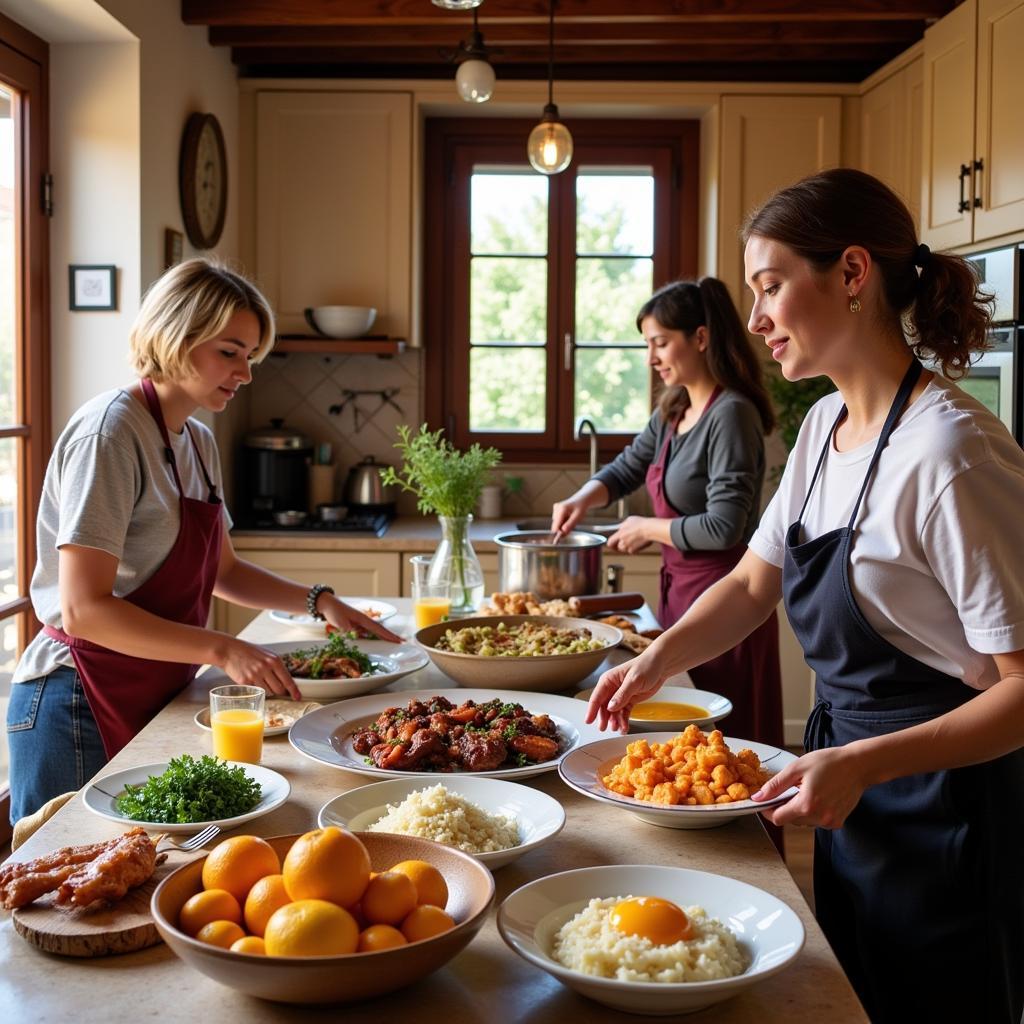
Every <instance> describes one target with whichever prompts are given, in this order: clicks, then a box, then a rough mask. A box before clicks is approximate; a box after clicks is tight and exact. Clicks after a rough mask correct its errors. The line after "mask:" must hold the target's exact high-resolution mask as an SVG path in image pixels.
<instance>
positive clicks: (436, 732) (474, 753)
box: [352, 697, 560, 772]
mask: <svg viewBox="0 0 1024 1024" xmlns="http://www.w3.org/2000/svg"><path fill="white" fill-rule="evenodd" d="M352 745H353V746H354V747H355V750H356V753H359V754H362V755H363V756H364V757H365V758H366V761H367V763H368V764H372V765H375V766H376V767H377V768H383V769H386V770H388V771H402V772H407V771H417V772H422V771H431V772H454V771H469V772H489V771H494V770H495V769H498V768H520V767H524V766H526V765H531V764H539V763H541V762H542V761H550V760H551V759H552V758H554V757H557V756H558V753H559V749H560V745H559V737H558V727H557V726H556V725H555V723H554V722H552V721H551V719H550V718H549V717H548V716H547V715H533V714H531V713H530V712H529V711H527V710H526V708H524V707H523V706H522V704H503V703H502V702H501V701H500V700H492V701H488V702H487V703H485V704H477V703H475V702H474V701H471V700H467V701H464V702H463V703H462V704H460V705H459V706H458V707H456V706H455V705H454V704H452V702H451V701H450V700H448V699H447V698H445V697H431V698H430V699H429V700H426V701H421V700H417V699H415V698H413V699H412V700H410V701H409V703H408V704H407V705H406V707H404V708H397V707H395V708H388V709H387V710H386V711H382V712H381V713H380V715H379V716H378V717H377V720H376V721H375V722H374V723H373V725H371V726H370V727H369V728H368V729H360V730H356V731H355V732H353V733H352Z"/></svg>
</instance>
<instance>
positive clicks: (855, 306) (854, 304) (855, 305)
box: [850, 295, 860, 313]
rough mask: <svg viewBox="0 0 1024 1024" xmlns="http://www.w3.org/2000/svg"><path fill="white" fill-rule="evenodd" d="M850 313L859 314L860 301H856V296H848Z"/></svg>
mask: <svg viewBox="0 0 1024 1024" xmlns="http://www.w3.org/2000/svg"><path fill="white" fill-rule="evenodd" d="M850 312H851V313H859V312H860V299H858V298H857V296H856V295H851V296H850Z"/></svg>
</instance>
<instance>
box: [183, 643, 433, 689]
mask: <svg viewBox="0 0 1024 1024" xmlns="http://www.w3.org/2000/svg"><path fill="white" fill-rule="evenodd" d="M325 643H327V641H326V640H324V641H322V642H321V643H319V644H317V643H308V642H307V643H303V642H302V641H301V640H290V641H288V642H287V643H281V642H278V643H273V644H257V645H256V646H257V647H262V648H263V649H264V650H266V651H273V652H274V653H275V654H278V655H281V656H282V657H283V656H284V655H286V654H291V653H292V651H301V650H308V649H310V648H312V647H318V646H321V647H322V646H323V644H325ZM353 644H354V645H355V646H356V647H358V648H359V650H361V651H362V652H363V654H365V655H367V657H369V659H370V661H372V662H373V663H374V664H376V665H379V666H380V667H381V668H382V669H384V671H383V672H377V673H375V674H374V675H372V676H358V677H357V678H355V679H303V678H301V677H300V676H293V677H292V678H293V679H294V680H295V682H296V683H298V686H299V692H300V693H301V694H302V699H303V700H311V701H320V702H321V703H323V702H325V701H333V700H342V699H344V698H345V697H359V696H362V694H364V693H373V691H374V690H381V689H383V688H384V687H385V686H387V685H388V683H393V682H394V681H395V680H396V679H401V678H402V676H407V675H409V673H410V672H416V671H418V670H419V669H421V668H423V667H424V666H425V665H429V664H430V659H429V658H428V657H427V655H426V652H425V651H424V650H423V649H422V648H421V647H418V646H416V645H415V644H393V643H390V642H389V641H387V640H355V641H353ZM199 678H200V679H201V680H203V681H204V682H208V683H209V684H210V685H211V686H223V685H225V684H227V683H230V682H231V680H230V679H229V678H228V677H227V676H226V675H225V674H224V673H223V672H222V671H220V669H209V670H208V671H206V672H204V673H203V674H202V675H201V676H200V677H199Z"/></svg>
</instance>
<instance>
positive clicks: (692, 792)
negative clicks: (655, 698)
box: [601, 725, 771, 805]
mask: <svg viewBox="0 0 1024 1024" xmlns="http://www.w3.org/2000/svg"><path fill="white" fill-rule="evenodd" d="M770 776H771V773H770V772H766V771H765V770H764V769H763V768H762V767H761V762H760V759H759V758H758V756H757V754H755V753H754V752H753V751H752V750H748V749H743V750H741V751H740V752H739V753H738V754H734V753H733V752H732V751H731V750H730V749H729V748H728V747H727V746H726V743H725V740H724V739H723V738H722V733H721V732H720V731H719V730H718V729H715V730H714V732H712V733H710V734H709V735H707V736H705V735H704V733H703V732H701V730H700V729H699V728H697V726H696V725H688V726H687V727H686V729H685V730H684V731H683V732H681V733H680V734H679V735H678V736H674V737H673V738H672V739H671V740H670V741H669V742H668V743H648V742H647V740H644V739H640V740H636V741H635V742H633V743H630V744H629V746H628V747H626V754H625V756H624V757H623V758H622V760H620V761H619V762H618V764H616V765H615V767H614V768H612V770H611V771H610V772H609V773H608V774H607V775H603V776H602V777H601V781H602V782H603V783H604V784H605V786H606V787H607V788H608V789H610V790H611V791H612V792H613V793H620V794H622V795H623V796H631V797H633V799H635V800H645V801H647V802H648V803H654V804H690V805H696V804H728V803H733V802H735V801H737V800H749V799H750V794H751V793H754V792H756V791H757V790H758V789H759V788H760V787H761V785H762V784H763V783H764V782H766V781H767V780H768V779H769V778H770Z"/></svg>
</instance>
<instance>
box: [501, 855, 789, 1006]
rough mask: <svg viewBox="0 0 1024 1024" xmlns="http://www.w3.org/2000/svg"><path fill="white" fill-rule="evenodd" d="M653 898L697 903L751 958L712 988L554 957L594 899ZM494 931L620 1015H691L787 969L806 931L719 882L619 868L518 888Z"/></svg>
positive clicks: (765, 897) (669, 871) (747, 888)
mask: <svg viewBox="0 0 1024 1024" xmlns="http://www.w3.org/2000/svg"><path fill="white" fill-rule="evenodd" d="M629 895H633V896H658V897H660V898H662V899H667V900H671V901H672V902H673V903H675V904H676V905H677V906H680V907H684V908H685V907H688V906H693V905H694V904H696V905H697V906H700V907H703V908H704V910H705V911H707V914H708V916H709V917H714V918H717V919H718V920H719V921H721V922H722V923H723V924H724V925H726V927H728V928H730V929H731V930H732V932H733V933H734V934H735V936H736V938H737V939H738V940H739V944H740V945H741V946H742V947H743V949H744V951H745V952H746V953H747V955H748V956H749V957H750V961H751V962H750V966H749V967H748V968H747V969H746V970H745V971H744V972H743V973H742V974H738V975H736V976H735V977H733V978H719V979H717V980H715V981H688V982H653V981H619V980H618V979H616V978H600V977H597V976H595V975H591V974H583V973H582V972H580V971H576V970H573V969H571V968H569V967H565V966H563V965H562V964H561V963H559V962H558V961H557V960H555V959H554V957H553V956H552V950H553V948H554V937H555V935H556V933H557V932H558V930H559V928H561V927H562V925H563V924H565V923H566V922H567V921H569V920H570V919H571V918H572V917H574V916H575V915H576V914H577V913H578V912H579V911H580V910H582V909H583V908H584V907H585V906H586V905H587V903H588V902H589V901H590V900H591V899H593V898H595V897H599V898H604V899H607V898H610V897H613V896H629ZM498 931H499V932H500V933H501V937H502V938H503V939H504V940H505V942H506V943H507V944H508V945H509V946H510V947H511V948H512V949H513V950H515V952H516V953H518V954H519V955H520V956H521V957H522V958H523V959H524V960H526V961H528V962H529V963H531V964H534V965H535V966H536V967H540V968H541V969H542V970H544V971H547V972H548V973H549V974H551V975H553V976H554V977H555V978H557V979H558V980H559V981H561V982H562V983H563V984H565V985H568V986H569V988H571V989H574V990H575V991H576V992H579V993H580V994H581V995H584V996H586V997H587V998H589V999H593V1000H595V1001H596V1002H599V1003H603V1004H604V1005H605V1006H611V1007H614V1008H615V1009H616V1010H622V1011H623V1012H625V1013H641V1014H646V1015H648V1016H669V1015H671V1014H678V1013H693V1012H695V1011H696V1010H702V1009H704V1008H705V1007H707V1006H711V1005H713V1004H715V1003H720V1002H722V1001H723V1000H725V999H728V998H730V997H731V996H734V995H738V994H739V993H740V992H743V991H745V990H746V989H749V988H751V987H752V986H754V985H756V984H758V983H759V982H761V981H763V980H764V979H765V978H769V977H771V976H772V975H773V974H777V973H778V972H779V971H781V970H783V969H784V968H785V967H787V966H789V965H790V964H791V963H792V962H793V960H794V959H796V957H797V954H799V952H800V950H801V949H802V948H803V945H804V939H805V932H804V926H803V924H802V923H801V921H800V918H799V917H798V916H797V915H796V913H795V912H794V911H793V910H792V909H791V908H790V907H789V906H787V905H786V904H785V903H783V902H782V900H780V899H778V898H777V897H775V896H772V895H771V893H767V892H765V891H764V890H763V889H758V888H755V887H754V886H752V885H747V883H746V882H740V881H737V880H736V879H734V878H726V877H725V876H724V875H714V874H711V873H710V872H707V871H694V870H692V869H690V868H676V867H665V866H660V865H659V866H655V865H647V864H617V865H609V866H604V867H594V868H578V869H577V870H575V871H563V872H561V873H560V874H557V875H548V876H546V877H545V878H541V879H538V880H537V881H536V882H530V883H529V884H528V885H524V886H522V888H519V889H516V890H515V892H513V893H512V894H511V895H510V896H509V897H508V898H507V899H506V900H505V901H504V903H502V904H501V906H500V907H499V908H498Z"/></svg>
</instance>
